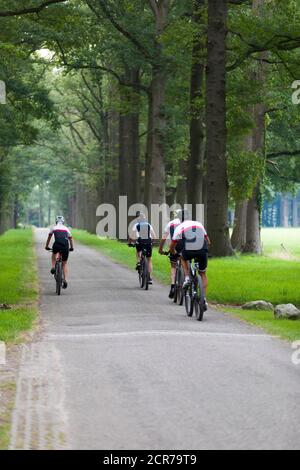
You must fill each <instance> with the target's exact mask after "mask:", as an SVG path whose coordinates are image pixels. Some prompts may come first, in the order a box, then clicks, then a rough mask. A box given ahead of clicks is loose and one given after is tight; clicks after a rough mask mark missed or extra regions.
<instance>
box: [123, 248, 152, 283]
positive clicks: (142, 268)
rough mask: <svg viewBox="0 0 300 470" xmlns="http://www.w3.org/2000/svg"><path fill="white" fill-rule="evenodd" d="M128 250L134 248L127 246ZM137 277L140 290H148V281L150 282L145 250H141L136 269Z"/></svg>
mask: <svg viewBox="0 0 300 470" xmlns="http://www.w3.org/2000/svg"><path fill="white" fill-rule="evenodd" d="M128 246H129V247H130V248H134V247H135V245H132V244H129V245H128ZM138 275H139V283H140V287H141V289H145V290H148V289H149V280H150V272H149V262H148V258H147V248H143V250H142V254H141V258H140V262H139V267H138Z"/></svg>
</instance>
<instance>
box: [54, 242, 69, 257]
mask: <svg viewBox="0 0 300 470" xmlns="http://www.w3.org/2000/svg"><path fill="white" fill-rule="evenodd" d="M52 251H53V253H54V254H55V255H56V254H57V253H60V254H61V258H62V260H63V261H68V258H69V253H70V250H69V244H68V245H65V244H62V243H57V242H54V244H53V247H52Z"/></svg>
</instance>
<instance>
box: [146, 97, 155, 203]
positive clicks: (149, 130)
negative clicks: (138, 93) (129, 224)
mask: <svg viewBox="0 0 300 470" xmlns="http://www.w3.org/2000/svg"><path fill="white" fill-rule="evenodd" d="M152 118H153V111H152V93H151V92H150V93H149V94H148V125H147V143H146V154H145V184H144V204H145V206H146V207H149V206H150V204H151V202H150V181H151V166H152V137H153V119H152Z"/></svg>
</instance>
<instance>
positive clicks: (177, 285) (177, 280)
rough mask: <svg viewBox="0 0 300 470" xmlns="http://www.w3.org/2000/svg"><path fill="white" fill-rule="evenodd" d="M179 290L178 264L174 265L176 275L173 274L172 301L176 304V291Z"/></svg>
mask: <svg viewBox="0 0 300 470" xmlns="http://www.w3.org/2000/svg"><path fill="white" fill-rule="evenodd" d="M178 291H179V269H178V266H177V267H176V276H175V286H174V297H173V302H174V304H177V299H178V293H179V292H178Z"/></svg>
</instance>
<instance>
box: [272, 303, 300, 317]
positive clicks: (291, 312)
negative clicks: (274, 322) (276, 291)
mask: <svg viewBox="0 0 300 470" xmlns="http://www.w3.org/2000/svg"><path fill="white" fill-rule="evenodd" d="M274 315H275V318H287V319H288V320H300V310H298V309H297V307H295V305H293V304H285V305H277V307H275V312H274Z"/></svg>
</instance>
